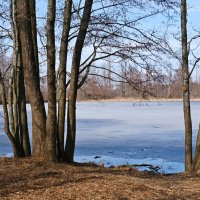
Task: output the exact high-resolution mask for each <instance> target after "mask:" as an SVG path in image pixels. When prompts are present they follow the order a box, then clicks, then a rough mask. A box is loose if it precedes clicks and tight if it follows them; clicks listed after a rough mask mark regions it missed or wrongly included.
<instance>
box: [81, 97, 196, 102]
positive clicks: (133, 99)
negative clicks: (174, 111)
mask: <svg viewBox="0 0 200 200" xmlns="http://www.w3.org/2000/svg"><path fill="white" fill-rule="evenodd" d="M77 101H78V102H182V101H183V100H182V99H178V98H177V99H176V98H172V99H165V98H148V99H144V98H143V99H136V98H112V99H91V100H77ZM190 101H191V102H200V98H191V100H190Z"/></svg>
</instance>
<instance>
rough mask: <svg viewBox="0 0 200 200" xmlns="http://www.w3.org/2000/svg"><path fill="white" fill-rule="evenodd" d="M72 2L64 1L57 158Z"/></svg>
mask: <svg viewBox="0 0 200 200" xmlns="http://www.w3.org/2000/svg"><path fill="white" fill-rule="evenodd" d="M71 11H72V0H65V8H64V19H63V20H64V22H63V31H62V38H61V46H60V55H59V59H60V65H59V85H58V130H57V131H58V139H57V149H58V157H59V158H62V157H63V155H64V132H65V114H66V64H67V51H68V38H69V31H70V24H71Z"/></svg>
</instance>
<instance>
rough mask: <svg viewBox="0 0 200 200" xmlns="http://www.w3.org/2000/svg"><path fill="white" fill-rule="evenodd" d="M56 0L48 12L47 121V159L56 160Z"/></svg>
mask: <svg viewBox="0 0 200 200" xmlns="http://www.w3.org/2000/svg"><path fill="white" fill-rule="evenodd" d="M55 11H56V0H48V13H47V66H48V68H47V82H48V116H47V123H46V133H47V134H46V155H45V156H46V160H48V161H56V160H57V156H56V76H55V30H54V26H55Z"/></svg>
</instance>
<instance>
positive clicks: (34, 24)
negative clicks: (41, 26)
mask: <svg viewBox="0 0 200 200" xmlns="http://www.w3.org/2000/svg"><path fill="white" fill-rule="evenodd" d="M29 2H30V15H31V30H32V39H33V48H34V56H35V63H36V66H37V67H38V69H37V70H38V73H39V59H38V45H37V22H36V8H35V7H36V3H35V0H29Z"/></svg>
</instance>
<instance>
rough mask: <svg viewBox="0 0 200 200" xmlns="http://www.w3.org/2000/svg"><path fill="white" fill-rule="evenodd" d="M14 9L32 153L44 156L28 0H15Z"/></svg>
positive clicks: (43, 117)
mask: <svg viewBox="0 0 200 200" xmlns="http://www.w3.org/2000/svg"><path fill="white" fill-rule="evenodd" d="M16 11H17V19H16V21H17V26H18V30H19V38H20V43H21V44H20V45H21V53H22V55H23V56H22V65H23V70H24V80H25V84H26V91H27V94H28V97H29V100H30V104H31V110H32V148H33V155H34V156H37V157H44V155H45V151H44V150H45V148H44V142H45V136H46V112H45V107H44V101H43V97H42V93H41V91H40V78H39V71H38V68H39V67H38V64H37V62H36V59H35V54H34V45H33V37H32V23H31V16H30V4H29V0H16ZM19 27H20V29H19Z"/></svg>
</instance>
